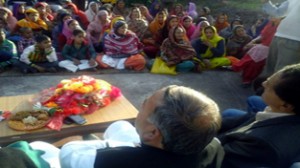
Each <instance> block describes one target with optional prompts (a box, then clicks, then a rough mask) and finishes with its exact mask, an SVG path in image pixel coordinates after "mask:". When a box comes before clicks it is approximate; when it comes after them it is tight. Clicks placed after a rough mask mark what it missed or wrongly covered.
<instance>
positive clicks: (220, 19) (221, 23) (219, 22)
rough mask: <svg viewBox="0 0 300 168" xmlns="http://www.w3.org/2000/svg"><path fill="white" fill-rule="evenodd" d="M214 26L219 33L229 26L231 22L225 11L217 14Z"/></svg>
mask: <svg viewBox="0 0 300 168" xmlns="http://www.w3.org/2000/svg"><path fill="white" fill-rule="evenodd" d="M214 26H215V28H216V29H217V33H220V32H221V30H223V29H225V28H227V27H229V26H230V24H229V23H228V16H227V15H226V14H225V13H221V14H219V15H218V16H217V19H216V21H215V24H214Z"/></svg>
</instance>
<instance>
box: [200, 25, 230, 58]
mask: <svg viewBox="0 0 300 168" xmlns="http://www.w3.org/2000/svg"><path fill="white" fill-rule="evenodd" d="M206 29H212V30H213V32H214V36H213V37H212V38H211V39H208V38H207V36H206V34H205V30H206ZM200 39H201V40H202V41H208V42H210V43H211V44H212V46H213V47H217V45H218V42H219V41H221V40H223V39H224V38H223V37H221V36H219V35H218V33H217V29H216V28H215V27H214V26H208V27H205V28H204V29H203V30H202V36H201V37H200ZM201 56H202V57H203V58H209V57H212V56H213V53H212V52H211V50H210V49H209V48H208V49H207V50H206V52H205V53H204V54H203V55H201ZM223 56H225V52H224V55H223Z"/></svg>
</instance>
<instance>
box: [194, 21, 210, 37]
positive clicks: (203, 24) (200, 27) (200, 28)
mask: <svg viewBox="0 0 300 168" xmlns="http://www.w3.org/2000/svg"><path fill="white" fill-rule="evenodd" d="M209 25H210V24H209V22H208V21H207V20H203V21H201V22H199V23H198V25H197V27H196V29H195V31H194V33H193V34H192V36H191V41H193V40H196V39H198V38H200V37H201V36H202V32H203V29H204V28H205V27H207V26H209Z"/></svg>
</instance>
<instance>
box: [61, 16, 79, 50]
mask: <svg viewBox="0 0 300 168" xmlns="http://www.w3.org/2000/svg"><path fill="white" fill-rule="evenodd" d="M75 29H82V28H81V27H80V25H79V23H78V22H77V20H75V19H67V20H66V21H64V26H63V29H62V33H61V34H60V35H59V37H58V51H59V52H60V51H62V49H63V48H64V46H65V44H66V43H67V41H68V40H69V39H71V38H72V36H73V31H74V30H75Z"/></svg>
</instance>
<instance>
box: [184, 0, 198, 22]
mask: <svg viewBox="0 0 300 168" xmlns="http://www.w3.org/2000/svg"><path fill="white" fill-rule="evenodd" d="M187 13H188V15H189V16H191V17H192V18H193V19H196V18H197V17H198V12H197V6H196V4H195V3H193V2H189V7H188V11H187Z"/></svg>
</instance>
